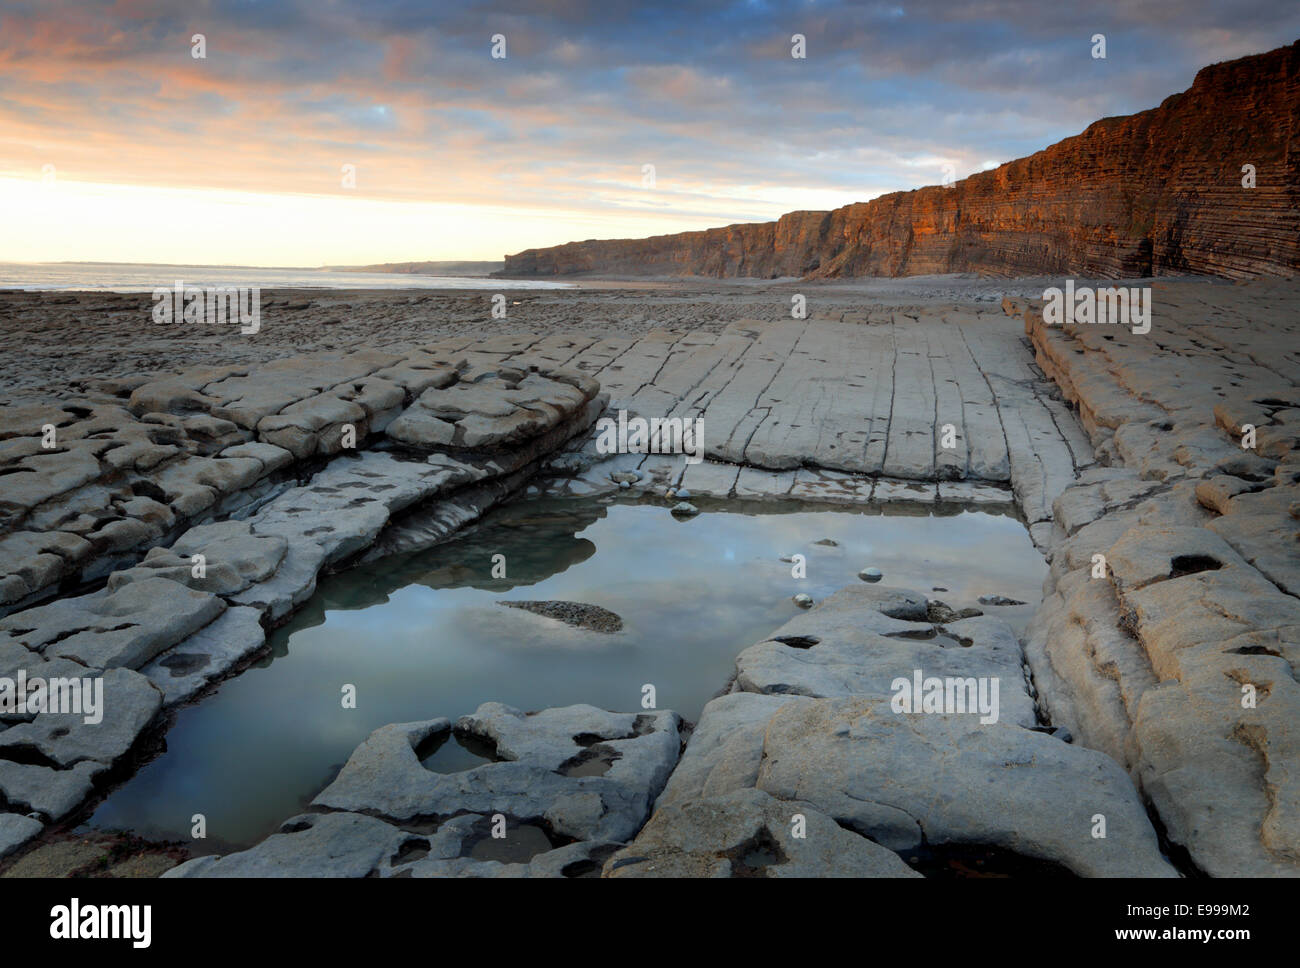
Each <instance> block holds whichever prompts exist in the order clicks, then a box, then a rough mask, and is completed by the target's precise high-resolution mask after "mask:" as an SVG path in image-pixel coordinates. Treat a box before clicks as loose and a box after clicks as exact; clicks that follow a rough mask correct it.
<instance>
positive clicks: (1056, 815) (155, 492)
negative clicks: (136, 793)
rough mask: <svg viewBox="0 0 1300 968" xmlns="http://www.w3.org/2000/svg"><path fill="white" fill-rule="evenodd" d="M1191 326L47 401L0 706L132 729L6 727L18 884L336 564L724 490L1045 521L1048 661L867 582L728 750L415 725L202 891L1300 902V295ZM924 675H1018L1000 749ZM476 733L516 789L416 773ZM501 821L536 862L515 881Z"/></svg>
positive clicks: (587, 350) (369, 365)
mask: <svg viewBox="0 0 1300 968" xmlns="http://www.w3.org/2000/svg"><path fill="white" fill-rule="evenodd" d="M1153 297H1154V298H1153V304H1154V307H1155V310H1154V320H1153V325H1152V328H1151V331H1150V332H1149V333H1147V334H1145V335H1135V334H1133V333H1132V332H1130V331H1129V330H1128V329H1126V328H1123V327H1116V326H1095V325H1093V326H1065V327H1059V326H1048V325H1046V324H1045V323H1044V321H1043V318H1042V311H1041V304H1040V303H1038V302H1037V301H1035V300H1032V299H1028V300H1027V299H1022V298H1016V299H1008V300H1006V301H1005V303H1004V306H1003V312H1002V313H994V312H988V311H985V310H983V309H980V308H978V307H975V306H972V305H969V304H967V305H961V306H957V305H954V306H933V307H930V308H928V309H926V310H916V311H911V310H901V309H898V308H888V307H881V306H870V307H867V308H852V307H848V308H845V307H839V308H834V309H829V310H821V311H817V312H814V313H813V314H812V315H811V316H810V318H808V319H806V320H774V319H752V320H750V319H742V320H732V321H730V322H728V323H726V324H725V325H724V326H721V327H718V328H716V329H714V330H708V329H698V330H694V331H690V332H683V331H676V330H662V329H650V330H648V331H646V332H643V333H640V334H637V333H620V334H618V335H611V336H605V337H599V338H598V337H592V336H587V335H581V334H576V333H571V332H567V331H566V332H542V333H536V334H504V335H500V336H496V337H491V338H487V339H482V340H478V341H476V342H473V343H470V342H469V341H467V340H447V341H443V342H442V343H439V344H431V345H426V346H424V347H423V348H422V349H418V350H403V351H402V352H400V353H397V352H385V353H379V352H375V351H361V352H356V353H324V354H314V355H312V356H309V357H302V358H294V359H288V360H283V361H278V362H273V363H269V364H265V365H261V364H259V365H257V366H244V367H233V368H232V367H225V368H216V369H213V368H194V369H191V370H188V371H185V372H182V373H177V374H170V375H163V376H159V377H155V378H151V379H150V378H130V379H117V380H115V379H104V380H102V381H100V383H99V384H98V389H96V390H95V391H94V392H90V393H88V395H87V397H86V399H85V400H84V401H73V402H68V401H66V400H60V401H59V402H58V403H57V404H50V405H44V404H24V405H22V406H18V407H11V408H9V410H8V411H7V412H6V413H5V414H4V421H3V423H2V424H0V426H3V427H4V428H5V429H4V432H3V434H2V435H0V436H2V438H3V439H0V471H2V472H3V474H0V492H2V493H3V498H2V499H0V513H3V515H4V519H3V520H4V526H5V529H6V530H5V533H4V536H3V537H0V571H2V572H3V578H0V600H2V601H3V608H4V611H5V613H6V614H5V615H4V616H3V617H0V661H2V662H3V669H0V676H3V675H10V674H12V672H13V671H14V670H17V669H20V668H22V669H25V670H26V672H27V674H28V675H40V676H45V677H49V678H54V677H59V676H81V675H89V676H95V677H102V678H103V679H104V681H105V684H106V688H105V692H106V694H107V696H108V697H109V701H108V702H107V703H106V706H107V712H106V715H105V718H104V720H103V723H102V724H99V725H95V726H91V725H87V724H78V723H74V724H72V725H71V726H69V725H68V721H67V719H66V717H63V718H61V719H60V720H59V726H58V727H56V726H55V725H54V720H53V719H52V717H50V716H48V715H46V714H43V713H42V714H38V715H35V716H31V715H26V716H24V715H7V716H6V717H5V720H4V724H3V725H4V728H3V729H0V794H3V798H4V799H3V807H4V812H0V854H3V853H5V852H9V851H13V850H18V849H23V845H24V844H29V843H31V842H32V841H33V840H37V839H39V838H40V836H41V834H42V831H43V830H44V829H45V827H46V826H48V825H55V826H57V824H58V822H59V821H60V820H61V819H62V818H65V817H68V816H69V815H71V814H73V813H74V812H75V811H76V810H77V808H78V807H80V806H81V805H82V804H84V803H85V802H86V801H87V799H88V798H90V797H92V796H93V795H95V793H96V791H97V789H99V786H97V784H99V785H100V786H102V784H103V783H104V782H105V780H106V778H108V777H110V776H111V775H113V773H114V772H115V771H119V770H121V769H122V765H123V763H125V762H128V761H129V760H130V758H131V755H132V751H133V750H136V749H138V744H139V743H140V742H141V737H142V736H144V735H145V734H147V732H148V729H149V726H150V724H151V723H157V722H158V720H159V715H160V711H162V710H164V709H166V708H167V707H170V706H174V705H175V704H177V703H179V702H183V701H185V700H187V699H188V698H190V697H193V696H195V695H197V694H198V693H200V692H201V691H202V690H203V689H205V688H207V687H208V686H209V685H210V684H211V683H212V682H213V681H216V680H218V679H219V678H220V677H222V676H224V675H228V674H230V673H231V672H232V671H236V670H237V669H238V668H239V667H240V665H241V663H243V662H245V661H246V660H247V659H248V657H250V656H251V655H253V654H255V653H256V652H257V651H258V650H259V649H260V648H262V646H263V644H264V630H265V628H267V627H269V626H271V625H273V624H275V623H277V622H280V621H283V620H284V619H285V618H286V617H287V616H288V615H289V614H290V613H291V612H292V610H293V609H294V608H295V607H296V606H297V605H299V604H301V603H302V602H303V601H304V600H305V599H306V598H307V597H308V596H310V594H311V593H312V590H313V588H314V583H315V579H316V576H317V574H319V573H320V572H322V571H323V570H329V569H337V568H341V567H346V566H347V564H348V563H350V562H352V561H355V560H358V559H360V558H362V557H367V556H379V555H384V554H391V553H394V552H396V551H401V550H405V549H408V548H410V547H419V546H420V545H421V544H426V543H430V542H433V541H436V540H439V539H440V538H442V537H445V536H446V535H448V534H450V533H452V532H453V531H455V530H456V529H457V528H458V527H460V526H461V525H463V524H465V523H466V522H468V521H471V520H473V519H474V518H475V517H476V516H478V515H479V514H481V513H482V512H483V510H485V509H486V508H487V507H490V506H491V505H492V504H493V503H496V502H498V501H500V500H504V499H506V498H508V497H509V496H510V495H512V494H514V493H519V492H521V491H524V490H525V489H529V490H531V491H534V492H542V491H544V492H546V493H559V494H574V495H593V494H594V495H606V494H613V493H618V492H625V493H626V492H630V493H632V494H646V495H657V496H661V497H663V498H664V499H665V500H666V501H669V502H671V500H672V498H670V497H669V495H670V492H671V493H672V494H674V495H675V494H677V493H678V492H681V491H686V492H687V493H688V494H689V495H690V500H691V501H692V502H697V501H698V502H700V507H701V509H702V510H704V511H708V510H709V509H710V507H711V504H710V502H723V501H726V502H743V501H749V500H774V499H779V500H804V501H821V502H828V503H846V504H869V503H881V502H894V501H897V502H908V503H909V504H912V505H914V506H915V507H916V508H917V509H918V510H921V511H923V512H928V511H930V510H932V509H936V508H942V507H944V506H948V505H951V504H952V503H954V502H955V503H962V504H966V505H968V506H969V505H974V506H980V505H984V506H998V507H1003V508H1008V507H1012V506H1014V507H1015V508H1016V509H1017V510H1018V512H1019V513H1020V514H1021V515H1022V517H1023V519H1024V520H1025V522H1026V524H1027V526H1028V528H1029V531H1030V534H1031V536H1032V538H1033V540H1034V543H1035V545H1036V546H1037V547H1038V548H1039V550H1040V551H1041V552H1042V553H1043V554H1044V555H1045V556H1046V557H1047V559H1048V561H1049V563H1050V567H1051V570H1050V574H1049V577H1048V579H1047V581H1046V583H1045V587H1044V600H1043V602H1042V604H1041V606H1040V607H1039V608H1038V611H1037V613H1036V615H1035V616H1034V618H1033V620H1032V622H1031V623H1030V624H1029V626H1028V628H1027V630H1026V631H1025V633H1024V635H1023V636H1019V635H1018V634H1017V632H1016V630H1015V629H1013V628H1012V627H1011V626H1009V625H1008V624H1006V623H1005V622H1004V621H1003V620H1002V619H1000V618H998V617H997V615H998V614H999V608H1000V607H1001V606H1000V605H999V603H998V602H996V601H994V600H992V599H991V600H990V601H989V602H988V603H985V605H986V607H983V608H981V609H978V610H977V611H982V612H983V613H984V614H981V615H973V614H971V613H969V612H963V611H962V610H961V606H963V605H970V604H974V603H961V602H957V603H954V605H955V606H956V607H952V608H950V607H947V606H944V605H942V603H939V602H937V601H935V600H933V599H930V598H928V597H927V596H926V595H924V594H921V593H919V592H917V591H909V590H906V589H898V588H891V587H889V586H888V585H887V584H866V583H855V584H853V585H851V586H846V587H845V588H843V589H842V590H840V591H839V592H837V593H836V594H834V595H832V596H830V597H828V598H827V599H825V600H824V601H821V602H818V603H817V604H816V605H815V606H814V607H813V608H811V609H809V610H807V611H805V612H801V613H799V614H797V615H796V616H795V617H794V618H792V619H791V620H790V621H789V622H788V623H787V624H786V625H785V626H783V627H782V628H780V629H775V630H773V631H772V634H771V635H770V636H769V637H768V638H765V639H763V640H762V641H759V642H756V643H754V644H753V645H751V646H750V647H749V648H747V649H745V650H744V651H742V652H741V653H740V655H739V656H738V657H737V659H736V667H735V674H734V677H733V679H732V681H731V682H730V683H729V684H727V686H726V691H725V693H724V694H722V695H720V696H719V697H718V698H716V699H714V700H713V701H712V702H711V703H710V704H709V705H708V706H707V707H706V708H705V710H704V712H703V714H702V715H701V718H700V721H699V723H697V724H694V726H693V728H692V727H691V726H690V725H689V724H683V723H682V722H681V720H680V719H679V717H677V715H676V714H675V713H672V712H670V711H667V710H647V711H643V712H642V713H641V714H628V713H622V714H619V713H608V712H604V711H602V710H597V709H594V708H592V707H585V706H576V707H568V708H565V709H549V710H542V711H537V712H523V711H519V710H514V709H510V708H509V707H505V706H501V705H499V704H495V703H488V704H485V705H484V706H483V707H481V708H480V709H479V710H478V712H477V713H476V714H475V715H474V716H470V717H464V718H463V719H462V720H460V721H459V722H457V723H455V724H453V723H451V722H449V721H448V720H445V719H443V720H439V719H430V720H427V721H424V722H419V723H402V724H395V725H391V726H386V727H383V728H381V729H379V730H377V731H375V733H373V734H372V735H371V736H370V738H369V739H367V740H366V741H365V743H363V744H362V745H361V747H359V748H358V749H357V751H356V752H355V753H354V754H353V756H352V758H351V759H350V760H349V761H348V763H347V765H346V766H345V767H344V768H343V770H342V771H341V772H340V773H339V774H338V776H337V777H336V778H335V779H334V780H333V782H332V783H331V784H330V785H329V786H328V787H327V788H326V789H325V790H324V791H323V792H322V793H321V794H320V796H319V797H317V799H316V800H315V802H314V803H313V805H312V808H311V812H308V813H305V814H303V815H301V816H299V817H295V818H292V819H290V820H289V821H287V822H286V824H285V826H284V827H283V828H282V830H281V832H280V833H278V834H275V835H273V836H272V837H270V838H268V839H267V840H266V841H264V842H263V843H261V844H259V845H257V846H255V847H253V848H251V849H250V850H247V851H241V852H238V853H233V854H229V855H227V856H225V857H202V858H197V859H195V860H193V861H190V862H188V863H186V864H184V865H182V866H181V867H180V868H177V869H176V870H175V871H174V872H173V873H174V875H175V876H246V875H292V874H297V875H330V876H365V875H376V876H452V875H454V876H494V877H495V876H529V877H554V876H590V875H594V874H597V873H601V872H603V873H604V875H605V876H611V877H627V876H664V875H692V876H697V875H698V876H799V875H819V876H915V875H916V873H917V870H918V869H920V868H923V867H924V865H925V863H926V860H925V858H929V857H935V856H942V855H943V852H944V851H945V850H948V849H957V848H961V849H972V850H980V851H990V852H994V853H998V852H1000V854H1001V855H1002V856H1005V857H1007V858H1011V859H1012V860H1015V859H1020V860H1023V861H1025V862H1033V863H1037V864H1042V865H1048V866H1050V867H1052V869H1054V870H1058V871H1060V872H1063V873H1073V874H1077V875H1081V876H1161V877H1171V876H1178V875H1179V874H1202V873H1203V874H1210V875H1214V876H1246V875H1264V876H1295V875H1296V874H1297V873H1300V826H1298V825H1297V824H1298V822H1297V816H1300V810H1298V809H1297V808H1298V807H1300V793H1298V789H1300V788H1298V787H1297V784H1296V780H1295V764H1296V763H1297V762H1300V755H1297V754H1298V753H1300V750H1298V749H1297V734H1296V724H1297V723H1300V715H1298V714H1300V692H1298V691H1297V685H1296V683H1297V677H1296V669H1297V661H1298V660H1300V602H1298V601H1297V594H1298V593H1300V553H1298V547H1297V539H1298V528H1300V524H1298V521H1297V518H1298V517H1300V456H1298V454H1297V450H1296V448H1297V443H1298V442H1300V355H1298V350H1297V348H1298V347H1300V332H1297V330H1300V323H1297V322H1296V320H1297V318H1300V317H1298V316H1297V312H1296V309H1297V307H1300V287H1298V286H1297V284H1296V283H1294V282H1280V283H1252V284H1249V285H1236V286H1234V285H1226V284H1222V283H1209V282H1192V281H1186V280H1169V281H1161V282H1158V283H1156V284H1155V285H1154V287H1153ZM1008 316H1010V317H1013V319H1008V318H1007V317H1008ZM1014 320H1019V321H1020V322H1021V323H1023V327H1022V326H1021V325H1019V324H1018V323H1017V322H1015V321H1014ZM606 408H608V409H609V410H611V411H613V410H619V409H623V410H626V411H628V412H629V414H632V415H637V416H643V417H666V418H673V417H681V418H692V419H697V420H700V421H702V426H703V428H704V442H705V452H706V456H707V458H708V460H706V461H705V462H704V463H700V464H686V463H684V462H683V460H682V458H681V456H680V455H677V456H673V455H661V454H624V455H618V456H614V457H612V458H607V457H606V455H603V454H600V453H599V452H598V451H597V449H596V435H595V434H594V432H593V430H592V424H593V422H594V421H595V419H596V417H597V416H599V415H600V413H601V412H602V411H605V410H606ZM47 424H53V425H54V427H55V439H56V446H55V447H54V448H47V447H42V446H41V443H42V437H43V435H44V434H45V433H46V425H47ZM949 426H950V428H951V431H952V432H948V429H947V428H948V427H949ZM348 427H350V428H352V431H353V432H354V433H355V435H356V447H355V448H350V447H344V446H343V443H342V441H343V434H344V432H345V431H346V429H347V428H348ZM945 442H947V443H951V444H953V446H947V445H946V443H945ZM539 472H544V476H543V477H542V478H539V479H538V480H537V481H535V482H534V483H533V484H531V485H530V483H529V481H530V479H532V478H533V477H534V476H535V475H537V474H538V473H539ZM674 526H675V525H674ZM684 526H689V525H684ZM195 556H202V557H203V561H204V564H205V569H204V570H203V572H202V574H201V575H200V574H199V573H198V572H196V571H195V560H196V559H195ZM887 578H888V576H886V580H887ZM963 615H964V616H966V617H962V616H963ZM914 669H916V670H923V673H924V676H925V677H927V678H930V677H933V678H936V679H937V680H941V681H943V680H954V681H967V680H969V681H979V680H995V681H996V682H997V683H998V684H999V691H998V699H999V709H998V715H997V717H996V721H993V722H981V721H980V719H979V718H978V717H976V716H971V715H970V714H969V713H965V712H952V711H943V712H934V713H915V712H907V713H901V714H900V713H899V712H898V711H897V710H896V709H894V708H892V705H891V704H892V703H893V701H894V699H895V698H896V693H897V688H898V687H897V681H898V680H899V679H900V678H903V679H906V678H908V677H910V676H911V674H912V672H913V670H914ZM719 685H723V684H721V683H720V684H719ZM436 712H437V710H430V714H436ZM450 732H455V733H456V734H457V735H464V736H467V737H471V738H473V739H475V740H477V741H480V742H483V743H486V744H487V745H489V746H490V747H491V748H493V749H494V750H495V751H496V754H495V761H494V762H485V763H484V764H483V765H481V766H478V767H475V768H473V769H469V770H466V771H463V772H460V773H454V774H453V773H449V774H437V773H434V772H432V771H431V770H430V769H428V768H427V767H425V766H424V765H423V764H422V763H421V761H420V755H419V750H420V748H421V747H422V746H423V745H424V744H425V743H427V742H428V741H430V740H431V739H436V738H437V737H439V736H445V735H447V734H448V733H450ZM683 744H684V745H683ZM498 817H500V818H504V822H505V823H506V825H507V827H508V828H510V829H511V830H512V831H515V832H517V833H518V835H519V837H521V838H522V840H520V841H519V843H518V844H515V845H514V847H513V848H512V849H514V850H515V851H516V852H515V853H514V854H511V855H509V856H493V854H492V851H491V849H490V848H491V841H492V840H493V839H494V838H493V837H492V835H491V833H490V832H489V828H491V827H492V825H493V824H495V823H496V822H497V819H496V818H498ZM1099 818H1100V820H1101V829H1104V836H1099V835H1098V829H1099V827H1098V823H1099ZM796 819H797V820H798V823H799V824H801V825H802V826H801V827H796V826H795V824H796ZM796 829H799V830H801V831H802V833H803V834H804V836H800V835H798V834H796V833H795V832H794V831H795V830H796Z"/></svg>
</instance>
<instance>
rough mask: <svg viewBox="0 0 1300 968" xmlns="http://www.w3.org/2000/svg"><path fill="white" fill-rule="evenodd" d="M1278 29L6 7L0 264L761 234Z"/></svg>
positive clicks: (1105, 10)
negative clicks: (767, 224)
mask: <svg viewBox="0 0 1300 968" xmlns="http://www.w3.org/2000/svg"><path fill="white" fill-rule="evenodd" d="M796 34H799V35H801V36H802V37H803V38H804V43H803V52H804V54H805V56H803V57H801V58H797V57H793V56H792V50H793V47H794V44H793V42H792V37H793V36H794V35H796ZM1096 34H1103V35H1104V36H1105V45H1106V56H1105V58H1097V57H1094V56H1093V52H1094V49H1095V44H1094V41H1093V37H1094V35H1096ZM196 35H201V36H202V40H201V50H200V42H199V41H197V40H196ZM494 38H503V39H504V45H502V43H501V42H500V40H497V41H495V43H494ZM1297 38H1300V3H1296V2H1294V0H1269V2H1265V0H1234V2H1232V3H1224V2H1222V0H1179V2H1170V0H1152V2H1142V0H1121V2H1116V3H1089V2H1072V3H1056V2H1051V0H1031V2H1021V0H975V2H969V3H963V2H960V0H921V2H911V3H909V2H902V0H898V2H894V0H887V2H883V3H875V2H855V3H845V2H826V0H815V2H814V0H797V2H765V0H738V2H714V0H690V2H685V3H661V4H655V5H650V4H641V3H632V2H625V0H560V2H552V3H547V2H545V0H531V2H518V3H474V2H468V3H444V2H434V3H430V2H427V0H426V2H419V3H417V2H413V0H393V2H384V0H367V2H364V3H360V2H342V0H285V2H274V0H195V2H179V0H177V2H170V3H164V2H155V0H117V2H65V0H34V2H27V0H0V261H18V262H37V261H63V260H90V261H122V262H170V263H198V264H227V265H262V266H316V265H362V264H371V263H379V262H398V261H422V260H452V259H483V260H497V259H500V258H502V257H503V255H505V254H506V253H513V252H517V251H520V250H522V249H525V248H530V247H534V246H543V245H553V244H558V243H561V242H566V241H572V240H579V239H589V238H630V237H640V236H646V235H655V234H662V233H666V232H680V231H688V230H691V229H701V228H707V227H710V226H715V225H726V224H730V223H734V222H749V221H765V220H770V219H774V218H777V217H779V216H780V215H781V214H782V213H784V212H787V211H792V210H796V209H830V208H835V207H837V206H840V205H844V204H848V203H850V202H856V201H866V200H868V199H871V198H874V197H876V196H877V195H880V194H884V193H886V192H890V191H899V190H907V189H912V188H918V187H920V186H922V185H931V184H938V183H940V182H942V181H943V180H944V178H945V176H946V175H951V176H952V177H956V178H961V177H964V176H965V175H967V174H969V173H971V172H972V171H977V170H980V169H982V168H989V167H993V166H995V165H997V164H999V163H1001V162H1004V161H1009V160H1011V159H1013V158H1017V157H1021V156H1024V155H1027V154H1031V153H1032V152H1034V151H1036V150H1039V149H1040V148H1043V147H1046V146H1047V145H1049V144H1051V143H1053V142H1055V141H1058V140H1060V139H1061V138H1063V137H1068V136H1070V135H1072V134H1077V133H1078V132H1080V131H1082V130H1083V129H1084V128H1085V127H1087V126H1088V125H1089V124H1090V123H1091V122H1093V121H1095V120H1096V119H1098V118H1101V117H1107V116H1113V115H1118V114H1129V113H1132V112H1134V111H1139V110H1144V109H1146V108H1149V107H1154V106H1156V105H1158V104H1159V103H1160V101H1162V100H1163V99H1164V98H1165V97H1167V96H1168V95H1170V94H1172V93H1175V92H1177V91H1181V90H1184V89H1185V88H1187V87H1188V86H1189V85H1190V84H1191V82H1192V79H1193V77H1194V76H1195V73H1196V71H1197V70H1198V69H1199V68H1201V67H1203V66H1205V65H1207V64H1211V63H1215V62H1218V61H1223V60H1230V59H1232V58H1235V57H1240V56H1244V55H1247V54H1252V53H1259V52H1262V51H1265V50H1270V49H1272V48H1274V47H1278V46H1282V45H1283V44H1287V43H1290V42H1292V41H1294V40H1296V39H1297ZM494 46H495V50H496V53H497V54H501V53H504V55H505V56H504V57H502V56H495V57H494V56H493V53H494ZM200 52H201V53H202V54H203V55H204V56H202V57H197V56H195V54H196V53H200ZM647 166H650V167H647ZM945 166H950V167H947V168H946V167H945Z"/></svg>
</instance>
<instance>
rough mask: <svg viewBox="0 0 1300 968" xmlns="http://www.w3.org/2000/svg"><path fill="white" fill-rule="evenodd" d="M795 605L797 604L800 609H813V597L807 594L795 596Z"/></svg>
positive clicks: (802, 593) (801, 593)
mask: <svg viewBox="0 0 1300 968" xmlns="http://www.w3.org/2000/svg"><path fill="white" fill-rule="evenodd" d="M794 603H795V604H796V605H798V606H799V607H800V608H812V607H813V600H812V596H811V595H807V594H805V593H804V592H800V593H799V594H798V595H796V596H794Z"/></svg>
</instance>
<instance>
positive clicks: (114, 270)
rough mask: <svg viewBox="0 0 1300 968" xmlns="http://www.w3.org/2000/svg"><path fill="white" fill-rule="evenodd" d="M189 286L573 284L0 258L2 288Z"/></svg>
mask: <svg viewBox="0 0 1300 968" xmlns="http://www.w3.org/2000/svg"><path fill="white" fill-rule="evenodd" d="M178 280H179V281H181V282H184V283H185V284H186V285H189V286H201V287H204V288H206V287H209V286H235V287H240V288H252V287H258V288H261V289H493V290H506V289H571V288H574V287H573V286H572V285H571V284H569V283H563V282H542V281H535V280H531V279H492V278H489V277H488V276H434V275H428V276H425V275H416V274H414V273H404V272H349V271H346V270H343V269H311V268H306V269H295V268H275V267H263V266H191V265H150V264H146V263H138V262H136V263H132V262H32V263H22V262H0V289H54V290H58V289H89V290H102V291H106V292H153V291H154V290H155V289H159V288H165V289H171V288H172V287H173V286H175V284H176V282H177V281H178Z"/></svg>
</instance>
